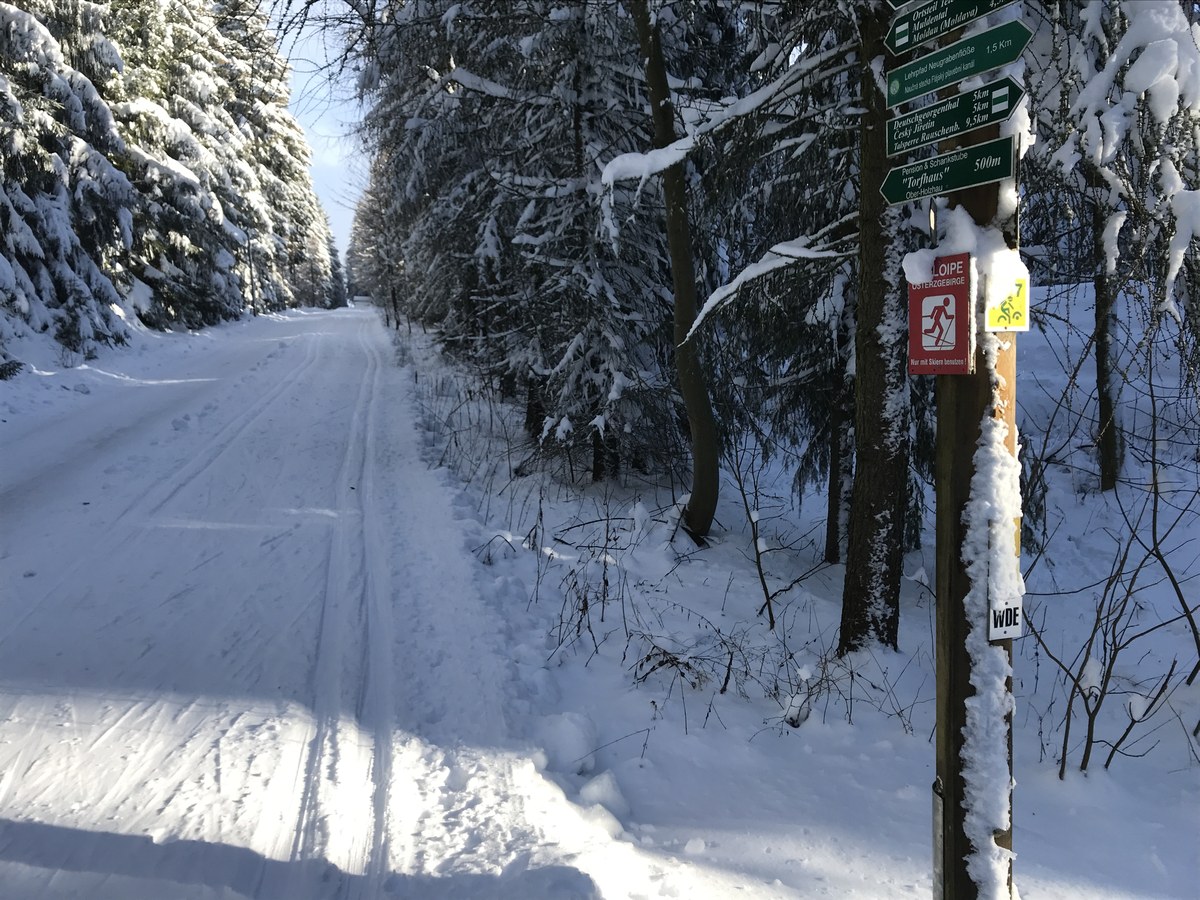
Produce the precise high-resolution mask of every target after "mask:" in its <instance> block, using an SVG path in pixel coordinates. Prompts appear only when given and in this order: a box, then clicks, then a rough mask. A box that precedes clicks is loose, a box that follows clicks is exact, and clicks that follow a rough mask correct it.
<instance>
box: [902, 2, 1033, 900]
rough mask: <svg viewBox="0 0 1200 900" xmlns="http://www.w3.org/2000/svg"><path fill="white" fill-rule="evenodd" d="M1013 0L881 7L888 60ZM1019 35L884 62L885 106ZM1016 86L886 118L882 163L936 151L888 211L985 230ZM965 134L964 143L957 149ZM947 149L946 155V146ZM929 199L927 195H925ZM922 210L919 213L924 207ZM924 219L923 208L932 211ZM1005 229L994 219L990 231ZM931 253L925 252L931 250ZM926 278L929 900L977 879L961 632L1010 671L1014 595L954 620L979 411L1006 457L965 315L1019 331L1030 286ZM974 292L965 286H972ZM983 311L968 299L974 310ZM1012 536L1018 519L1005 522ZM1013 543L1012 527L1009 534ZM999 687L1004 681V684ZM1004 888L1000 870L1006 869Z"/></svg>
mask: <svg viewBox="0 0 1200 900" xmlns="http://www.w3.org/2000/svg"><path fill="white" fill-rule="evenodd" d="M1011 2H1012V0H930V2H927V3H923V4H920V5H913V6H905V5H904V4H901V3H897V2H892V0H889V3H890V5H891V6H892V8H893V9H899V8H900V7H901V6H905V8H904V10H903V11H902V12H900V13H898V14H897V15H896V16H894V18H893V20H892V23H891V28H890V29H889V31H888V34H887V38H886V40H885V44H886V46H887V48H888V50H889V51H890V52H892V53H893V54H899V53H907V52H908V51H910V50H913V49H915V48H918V47H920V46H921V45H923V44H926V43H929V42H933V41H937V40H938V39H939V38H942V37H945V36H948V35H950V34H951V33H952V32H955V31H956V30H957V29H960V28H962V27H963V26H965V25H967V24H968V23H970V22H972V21H975V20H976V19H979V18H981V17H982V16H985V15H987V14H988V13H990V12H993V11H995V10H997V9H1001V8H1003V7H1006V6H1008V5H1009V3H1011ZM1031 37H1032V32H1031V31H1030V29H1029V28H1028V27H1027V26H1026V25H1025V24H1024V23H1022V22H1019V21H1015V20H1013V21H1008V22H1004V23H1002V24H1000V25H997V26H995V27H993V28H989V29H987V30H985V31H982V32H980V33H978V34H975V35H972V36H971V37H967V38H962V39H960V40H957V41H954V42H953V43H950V44H948V45H947V46H943V47H938V48H936V49H933V50H931V51H930V52H928V53H926V54H925V55H923V56H919V57H918V58H916V59H914V60H912V61H910V62H906V63H904V64H903V65H900V66H896V67H895V68H893V69H892V70H890V71H889V72H888V73H887V74H886V85H887V87H886V93H887V98H886V102H887V106H888V107H889V108H895V107H899V106H901V105H903V104H906V103H910V102H912V101H914V100H917V99H919V98H922V97H924V96H925V95H927V94H930V93H932V92H933V91H943V92H944V89H949V88H952V87H953V86H954V85H956V84H957V83H958V82H960V81H962V80H963V79H965V78H968V77H972V76H976V75H981V74H983V73H985V72H988V71H991V70H993V69H997V68H1000V67H1002V66H1007V65H1009V64H1011V63H1013V62H1015V61H1016V60H1017V59H1018V58H1019V57H1020V55H1021V53H1022V52H1024V50H1025V47H1026V46H1027V45H1028V44H1029V40H1030V38H1031ZM1024 93H1025V92H1024V90H1023V89H1022V88H1021V86H1020V85H1019V84H1017V82H1016V81H1015V80H1014V79H1013V78H1011V77H1000V78H999V79H997V80H994V81H992V82H990V83H989V84H986V85H983V86H982V87H978V88H973V89H970V90H968V91H963V92H960V93H958V94H957V95H955V96H951V97H941V98H939V99H938V100H937V101H936V102H933V103H926V104H925V105H923V106H921V107H920V108H919V109H916V110H912V111H910V112H908V113H905V114H903V115H897V116H896V117H894V118H893V119H892V120H891V121H890V122H889V123H888V124H887V132H886V138H887V140H886V144H887V155H888V156H898V155H902V154H906V153H910V152H912V151H919V150H921V149H922V148H925V147H929V146H931V145H933V144H939V145H942V149H943V150H944V152H942V153H940V154H938V155H932V156H925V158H923V159H918V160H916V161H913V162H908V163H904V164H901V165H898V166H896V167H895V168H893V169H891V170H890V171H889V172H888V173H887V175H886V177H885V178H884V180H883V183H882V184H881V185H880V187H879V190H880V193H882V194H883V196H884V198H885V199H886V200H887V202H888V203H890V204H895V203H907V202H909V201H911V200H915V199H918V198H921V197H935V196H945V197H946V198H947V201H948V202H949V204H950V205H951V206H959V207H962V208H964V209H966V210H967V212H969V213H970V215H971V217H972V219H973V220H974V222H975V223H976V224H977V225H978V226H981V227H989V226H992V225H993V222H994V219H995V218H996V213H997V210H998V208H999V187H998V185H999V183H1000V182H1002V181H1007V180H1008V179H1010V178H1013V177H1015V175H1016V164H1017V152H1016V147H1015V146H1014V142H1013V138H1012V137H1001V136H1000V135H999V133H998V132H999V125H1000V123H1003V122H1005V121H1007V120H1008V118H1009V117H1010V116H1011V115H1012V113H1013V110H1014V108H1015V107H1016V105H1017V104H1018V103H1019V102H1020V101H1021V100H1022V99H1023V97H1024ZM968 134H969V135H973V136H974V137H975V139H976V141H978V142H977V143H974V144H966V145H964V144H963V143H958V145H957V146H954V144H955V142H961V141H962V140H963V137H964V136H965V135H968ZM945 144H949V145H950V146H951V147H953V149H946V148H945V146H944V145H945ZM931 204H932V201H931ZM931 211H932V206H931ZM931 223H932V212H931ZM1001 227H1002V228H1004V226H1003V224H1002V226H1001ZM1005 231H1006V235H1007V234H1008V232H1009V231H1011V232H1012V233H1011V235H1008V236H1009V238H1010V244H1011V245H1015V242H1016V234H1015V231H1016V227H1015V223H1009V228H1007V229H1005ZM935 246H936V244H935ZM933 269H934V270H933V278H932V280H931V281H930V282H928V283H926V284H919V285H910V286H909V371H910V372H912V373H914V374H934V375H936V377H937V382H936V391H937V446H936V450H935V455H936V458H935V464H934V473H935V474H934V482H935V490H936V496H937V514H936V532H937V550H936V554H937V578H936V590H935V594H936V610H937V619H936V637H935V641H936V645H937V646H936V653H935V659H936V669H937V698H936V702H937V731H936V734H937V739H936V745H937V779H936V781H935V782H934V788H933V790H934V800H933V823H934V834H933V851H934V861H933V862H934V879H933V880H934V884H933V891H934V897H935V898H936V900H975V898H977V897H978V896H979V885H978V884H976V883H975V881H974V880H973V879H972V877H971V875H970V873H969V872H968V871H967V860H968V858H970V857H971V855H972V854H973V853H974V852H976V850H977V849H978V848H974V847H972V845H971V841H970V839H969V838H968V837H967V835H966V827H965V826H966V811H967V805H968V803H969V802H970V801H969V800H968V797H967V791H966V782H965V780H964V778H963V759H962V753H963V733H964V727H965V725H966V722H967V700H968V698H969V697H970V696H971V695H972V694H974V691H975V689H974V687H972V684H971V675H972V665H973V662H972V659H971V654H970V653H969V652H968V650H967V636H968V634H969V633H970V632H971V630H972V628H973V627H975V628H978V627H983V628H986V630H987V631H986V633H987V636H988V640H989V641H990V642H992V643H993V644H994V645H998V646H999V647H1000V648H1001V649H1002V651H1003V652H1005V653H1006V654H1007V657H1008V660H1009V665H1010V666H1011V663H1012V640H1013V638H1016V637H1020V635H1021V630H1022V624H1023V623H1022V610H1021V607H1020V598H1019V597H1017V598H993V597H991V596H989V598H988V604H987V606H988V608H987V610H986V612H985V614H986V615H987V617H988V621H987V622H986V623H982V622H974V623H973V622H969V621H967V614H966V606H965V599H966V597H967V596H968V594H969V593H970V592H971V591H972V590H973V589H974V588H975V587H976V586H975V585H973V584H972V582H971V579H970V577H969V576H968V574H967V570H966V566H965V564H964V562H963V550H964V547H965V546H966V539H967V534H966V525H965V524H964V516H963V513H964V510H965V509H966V507H967V504H968V503H969V502H970V500H971V483H972V477H973V475H974V465H973V463H972V462H971V460H972V458H973V455H972V456H968V457H966V458H965V459H964V454H966V453H972V451H973V448H975V447H976V446H977V445H978V443H979V440H980V434H981V428H982V423H983V422H984V420H985V418H986V417H988V416H991V417H993V418H996V419H1000V420H1002V421H1003V422H1004V423H1005V424H1006V425H1007V441H1006V443H1007V448H1008V451H1009V452H1010V453H1012V454H1013V455H1014V456H1015V455H1016V374H1017V373H1016V339H1015V334H1012V333H1008V334H1005V339H1004V341H1002V342H1001V343H1000V346H999V348H998V350H997V351H996V352H995V353H994V354H992V356H991V357H990V358H989V357H985V355H984V354H983V353H982V352H980V351H979V350H978V349H977V348H976V346H975V345H976V342H975V341H974V340H973V339H972V337H973V335H974V329H975V324H976V321H977V319H978V320H979V321H980V322H981V324H982V327H983V329H984V330H985V331H987V332H996V331H1003V332H1015V331H1019V330H1023V329H1025V328H1028V322H1029V308H1028V306H1029V300H1028V294H1029V286H1028V284H1027V283H1026V282H1025V281H1024V280H1023V279H1022V280H1019V281H1018V282H1017V283H1015V284H1013V285H1012V286H1011V288H1008V286H1005V288H1006V289H1005V290H1003V291H996V290H990V291H986V290H982V289H981V288H982V287H986V286H973V285H971V284H970V277H971V274H970V273H971V270H972V262H971V260H970V259H969V257H967V255H966V254H957V255H950V256H943V257H939V258H938V259H936V260H935V262H934V267H933ZM972 288H974V290H972ZM977 295H994V299H990V300H989V302H988V303H987V304H986V309H983V308H975V307H973V306H972V303H971V298H972V297H974V296H977ZM983 305H984V304H980V307H982V306H983ZM1017 527H1018V528H1019V521H1018V526H1017ZM1018 535H1019V532H1018ZM1016 546H1017V548H1018V549H1017V553H1018V557H1017V558H1014V559H1002V558H999V557H996V558H992V559H990V560H989V565H992V566H1003V565H1013V566H1019V565H1020V560H1019V553H1020V550H1019V548H1020V542H1019V540H1018V541H1017V542H1016ZM1006 689H1007V690H1009V691H1011V689H1012V687H1011V683H1010V684H1008V685H1007V686H1006ZM1007 733H1008V747H1007V751H1008V761H1009V772H1008V774H1009V778H1010V779H1011V775H1012V721H1011V714H1010V715H1009V718H1008V721H1007ZM1011 813H1012V801H1011V794H1010V795H1009V827H1008V829H1007V830H1006V831H1003V832H997V833H995V834H994V835H993V837H992V839H993V840H994V842H995V844H996V845H997V846H999V847H1001V848H1004V849H1007V850H1010V851H1011V850H1012V825H1011V822H1012V815H1011ZM1008 892H1009V895H1010V896H1011V894H1012V864H1011V858H1010V863H1009V869H1008Z"/></svg>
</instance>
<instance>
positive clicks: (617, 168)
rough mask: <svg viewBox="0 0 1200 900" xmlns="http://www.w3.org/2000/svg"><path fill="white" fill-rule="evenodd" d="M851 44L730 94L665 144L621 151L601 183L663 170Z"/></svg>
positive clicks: (641, 178) (787, 91) (606, 168)
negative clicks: (740, 92) (743, 91)
mask: <svg viewBox="0 0 1200 900" xmlns="http://www.w3.org/2000/svg"><path fill="white" fill-rule="evenodd" d="M851 46H852V45H851V44H849V43H847V44H841V45H839V46H837V47H834V48H832V49H829V50H826V51H824V52H823V53H818V54H816V55H814V56H811V57H806V58H804V59H802V60H800V61H799V62H797V63H796V64H795V65H793V66H792V67H790V68H789V69H787V70H786V71H785V72H783V73H782V74H781V75H780V76H779V77H778V78H776V79H775V80H773V81H771V82H768V83H767V84H765V85H763V86H762V87H760V88H759V89H758V90H756V91H752V92H751V93H749V94H747V95H746V96H745V97H731V98H728V99H726V100H724V101H722V102H721V103H720V104H719V105H718V107H717V108H716V109H715V110H714V111H713V112H711V113H709V115H708V117H707V118H706V119H705V120H704V121H702V122H700V123H699V124H698V125H696V126H695V127H694V128H692V129H690V130H689V132H688V134H686V135H684V136H683V137H681V138H679V139H678V140H676V141H674V142H673V143H671V144H669V145H668V146H666V147H663V148H660V149H656V150H649V151H647V152H645V153H622V154H621V155H620V156H617V157H614V158H613V159H612V160H610V161H609V162H608V163H607V164H606V165H605V166H604V171H603V172H602V173H601V176H600V180H601V182H602V183H603V184H604V185H605V187H609V188H611V187H612V185H613V184H614V183H616V182H618V181H633V180H638V181H641V182H645V181H646V180H647V179H648V178H650V177H651V176H652V175H658V174H661V173H662V172H665V171H666V170H667V169H669V168H671V166H673V165H676V164H677V163H679V162H682V161H683V160H684V159H686V158H687V156H688V154H689V153H691V152H692V151H693V150H694V149H695V148H696V146H697V144H698V143H699V139H700V138H702V137H704V136H706V135H709V134H713V133H715V132H717V131H720V130H721V129H722V128H724V127H726V126H728V125H730V124H732V123H733V122H735V121H737V120H738V119H740V118H742V117H744V116H749V115H752V114H754V113H756V112H758V111H759V110H761V109H762V108H763V107H764V106H766V105H767V104H768V103H770V102H772V101H773V100H777V99H779V98H781V97H788V96H790V95H791V91H792V90H793V89H794V88H795V86H796V85H797V83H799V82H800V81H801V80H802V79H803V78H804V77H805V76H807V75H809V74H811V73H813V72H817V71H820V70H821V67H822V66H824V65H826V64H827V63H829V62H830V61H833V60H842V59H844V58H845V56H846V53H847V51H848V50H849V49H850V47H851Z"/></svg>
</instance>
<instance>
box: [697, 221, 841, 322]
mask: <svg viewBox="0 0 1200 900" xmlns="http://www.w3.org/2000/svg"><path fill="white" fill-rule="evenodd" d="M812 240H813V238H812V236H811V235H806V236H805V237H802V238H797V239H795V240H791V241H783V242H781V243H778V244H776V245H775V246H774V247H772V248H771V249H770V250H768V251H767V252H766V253H764V254H763V256H762V258H761V259H760V260H759V261H758V262H755V263H751V264H750V265H748V266H746V268H744V269H742V271H741V272H739V273H738V275H737V277H736V278H734V279H733V280H732V281H730V282H727V283H726V284H723V285H721V286H720V287H719V288H717V289H716V290H715V291H713V292H712V293H711V294H709V295H708V299H707V300H705V301H704V305H703V306H702V307H701V308H700V312H699V314H698V315H697V316H696V321H695V322H694V323H692V327H691V329H690V330H689V331H688V334H687V337H686V338H685V340H689V341H690V340H691V339H692V335H693V334H695V333H696V330H697V329H698V328H699V327H700V325H701V324H702V323H703V322H704V320H705V319H706V318H707V317H708V316H709V315H710V314H713V313H715V312H717V310H719V309H721V307H723V306H725V305H726V304H728V303H730V302H731V301H732V300H733V299H734V298H735V297H736V296H737V295H738V294H739V293H740V292H741V290H742V288H743V287H745V286H746V285H747V284H749V283H750V282H752V281H756V280H757V279H759V278H763V277H765V276H766V275H769V274H771V273H772V272H778V271H780V270H782V269H786V268H788V267H790V266H794V265H797V264H798V263H801V262H804V261H807V260H814V259H845V258H849V257H851V256H853V255H854V251H848V250H830V249H821V248H816V247H811V246H809V245H810V244H811V243H812Z"/></svg>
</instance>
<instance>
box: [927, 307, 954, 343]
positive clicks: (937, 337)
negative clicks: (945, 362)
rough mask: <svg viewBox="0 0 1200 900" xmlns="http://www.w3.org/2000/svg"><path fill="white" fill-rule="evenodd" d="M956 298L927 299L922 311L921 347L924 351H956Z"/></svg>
mask: <svg viewBox="0 0 1200 900" xmlns="http://www.w3.org/2000/svg"><path fill="white" fill-rule="evenodd" d="M954 315H955V310H954V297H953V295H951V294H938V295H935V296H933V297H926V298H925V303H924V305H923V307H922V309H921V347H922V349H924V350H953V349H954V332H953V326H954Z"/></svg>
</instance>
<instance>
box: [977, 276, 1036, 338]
mask: <svg viewBox="0 0 1200 900" xmlns="http://www.w3.org/2000/svg"><path fill="white" fill-rule="evenodd" d="M985 327H986V328H987V330H988V331H1028V330H1029V280H1028V279H1026V278H1018V279H1017V280H1016V282H1015V284H1014V285H1013V288H1012V290H1011V291H1009V292H1008V294H1007V295H1006V296H1005V297H1004V299H1003V300H1001V301H1000V302H999V303H996V304H989V305H988V308H987V325H986V326H985Z"/></svg>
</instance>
